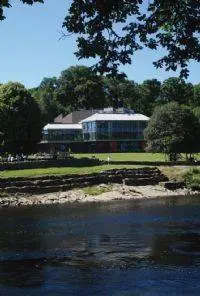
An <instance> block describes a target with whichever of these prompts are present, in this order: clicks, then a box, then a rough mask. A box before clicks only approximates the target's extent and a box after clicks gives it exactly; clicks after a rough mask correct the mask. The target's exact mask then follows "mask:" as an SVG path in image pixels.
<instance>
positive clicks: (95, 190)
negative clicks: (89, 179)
mask: <svg viewBox="0 0 200 296" xmlns="http://www.w3.org/2000/svg"><path fill="white" fill-rule="evenodd" d="M111 190H112V188H111V186H106V187H101V186H89V187H84V188H83V192H84V193H85V194H88V195H100V194H102V193H105V192H109V191H111Z"/></svg>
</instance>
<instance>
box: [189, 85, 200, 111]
mask: <svg viewBox="0 0 200 296" xmlns="http://www.w3.org/2000/svg"><path fill="white" fill-rule="evenodd" d="M191 105H193V106H194V107H200V83H199V84H196V85H194V96H193V100H192V101H191Z"/></svg>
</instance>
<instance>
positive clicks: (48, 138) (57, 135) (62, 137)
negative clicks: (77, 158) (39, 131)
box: [43, 129, 83, 142]
mask: <svg viewBox="0 0 200 296" xmlns="http://www.w3.org/2000/svg"><path fill="white" fill-rule="evenodd" d="M82 140H83V135H82V130H78V129H52V130H51V129H49V130H44V131H43V141H45V142H73V141H82Z"/></svg>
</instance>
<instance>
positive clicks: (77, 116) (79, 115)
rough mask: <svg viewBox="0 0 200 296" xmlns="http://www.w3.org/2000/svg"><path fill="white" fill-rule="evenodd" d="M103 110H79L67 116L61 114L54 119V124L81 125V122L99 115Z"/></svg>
mask: <svg viewBox="0 0 200 296" xmlns="http://www.w3.org/2000/svg"><path fill="white" fill-rule="evenodd" d="M100 111H101V110H98V109H91V110H85V109H82V110H78V111H74V112H72V113H70V114H68V115H66V116H63V115H62V114H60V115H59V116H57V117H56V118H55V119H54V123H63V124H72V123H73V124H74V123H79V122H80V121H81V120H83V119H85V118H87V117H89V116H91V115H92V114H95V113H98V112H100Z"/></svg>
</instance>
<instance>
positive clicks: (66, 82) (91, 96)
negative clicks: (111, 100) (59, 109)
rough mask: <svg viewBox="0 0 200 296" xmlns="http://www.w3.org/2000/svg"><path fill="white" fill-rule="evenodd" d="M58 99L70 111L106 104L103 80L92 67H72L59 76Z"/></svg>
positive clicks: (100, 106) (99, 106)
mask: <svg viewBox="0 0 200 296" xmlns="http://www.w3.org/2000/svg"><path fill="white" fill-rule="evenodd" d="M56 99H57V100H58V102H59V104H60V105H61V106H63V107H64V109H65V110H66V111H68V112H70V111H74V110H78V109H82V108H85V109H89V108H102V107H104V106H105V95H104V89H103V81H102V78H101V77H100V76H97V75H96V74H95V73H94V72H93V71H92V70H91V68H88V67H85V66H75V67H70V68H68V69H67V70H64V71H62V72H61V75H60V77H59V78H58V88H57V90H56Z"/></svg>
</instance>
